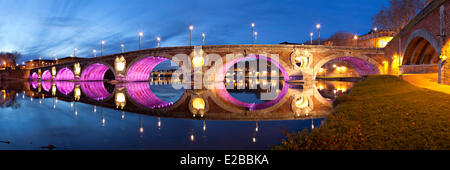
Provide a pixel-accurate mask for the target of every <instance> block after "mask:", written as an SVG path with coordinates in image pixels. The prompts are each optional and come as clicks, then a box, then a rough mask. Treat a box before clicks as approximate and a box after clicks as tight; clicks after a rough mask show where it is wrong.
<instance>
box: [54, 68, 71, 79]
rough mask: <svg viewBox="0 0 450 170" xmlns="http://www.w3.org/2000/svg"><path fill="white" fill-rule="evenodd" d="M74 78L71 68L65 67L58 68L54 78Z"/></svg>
mask: <svg viewBox="0 0 450 170" xmlns="http://www.w3.org/2000/svg"><path fill="white" fill-rule="evenodd" d="M74 79H75V75H74V74H73V72H72V70H70V69H68V68H67V67H65V68H62V69H61V70H59V71H58V74H56V78H55V80H74Z"/></svg>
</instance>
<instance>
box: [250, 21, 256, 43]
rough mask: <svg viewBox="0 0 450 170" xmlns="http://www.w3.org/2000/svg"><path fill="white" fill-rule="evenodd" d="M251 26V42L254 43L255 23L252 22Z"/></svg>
mask: <svg viewBox="0 0 450 170" xmlns="http://www.w3.org/2000/svg"><path fill="white" fill-rule="evenodd" d="M251 26H252V44H254V40H255V38H254V36H255V23H254V22H252V24H251Z"/></svg>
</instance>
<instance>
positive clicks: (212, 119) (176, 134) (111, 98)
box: [0, 81, 352, 149]
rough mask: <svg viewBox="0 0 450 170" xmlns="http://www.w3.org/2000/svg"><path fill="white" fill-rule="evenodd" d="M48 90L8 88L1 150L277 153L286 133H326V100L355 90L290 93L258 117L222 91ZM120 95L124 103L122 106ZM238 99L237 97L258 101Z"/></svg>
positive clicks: (0, 122)
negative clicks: (322, 127)
mask: <svg viewBox="0 0 450 170" xmlns="http://www.w3.org/2000/svg"><path fill="white" fill-rule="evenodd" d="M48 83H49V82H39V83H38V82H33V83H31V84H29V83H28V82H25V83H4V82H3V83H2V84H0V89H1V90H2V91H1V94H0V95H1V96H0V97H1V98H0V99H1V101H0V141H9V142H10V144H6V143H0V149H41V148H40V147H41V146H47V145H49V144H52V145H54V146H56V147H57V148H56V149H269V146H270V145H272V144H279V143H280V141H281V139H282V138H284V135H283V132H284V131H301V130H303V129H305V128H308V129H311V128H314V127H318V126H320V124H321V121H322V120H323V119H324V117H325V116H326V115H327V114H328V113H329V112H330V105H331V103H329V100H327V99H325V98H323V97H321V95H322V96H325V97H328V98H331V99H332V98H333V96H331V97H330V96H329V95H330V93H329V90H331V91H332V92H334V90H337V89H338V88H339V89H340V90H339V91H340V92H342V93H345V92H346V91H348V90H350V89H351V87H352V83H344V84H343V85H340V84H339V83H338V82H331V83H330V82H325V81H320V82H318V83H317V84H316V85H315V86H312V87H305V86H307V85H305V86H304V88H303V89H291V88H289V90H288V91H287V93H286V95H285V96H283V97H282V99H281V100H280V101H278V102H277V103H274V104H273V105H272V106H270V107H267V108H262V109H258V110H253V111H252V110H249V109H248V108H245V107H244V108H243V107H240V106H234V105H233V104H231V103H229V102H227V100H226V99H224V98H221V97H220V96H218V94H217V93H215V92H214V90H183V89H181V90H175V89H171V86H170V85H167V84H166V85H161V84H158V85H155V84H149V83H146V84H142V86H140V85H137V84H133V85H131V84H125V85H121V84H118V85H115V86H111V85H108V84H102V83H91V84H86V83H85V84H83V83H82V84H78V83H71V82H59V83H54V84H53V83H50V84H48ZM17 84H18V85H17ZM144 85H145V86H144ZM58 86H59V87H58ZM321 86H322V87H321ZM344 86H345V87H344ZM72 87H73V88H72ZM77 87H78V88H77ZM94 87H95V88H94ZM97 87H98V88H97ZM139 87H145V88H141V89H139ZM147 87H148V88H147ZM314 87H315V88H314ZM71 88H72V89H71ZM129 88H134V89H133V90H135V91H133V90H130V89H129ZM329 88H334V89H329ZM344 88H345V90H343V89H344ZM136 89H137V90H136ZM315 89H317V90H315ZM54 90H56V93H55V91H54ZM149 90H150V91H149ZM106 93H108V94H109V95H106ZM120 93H122V94H123V95H124V100H123V101H121V102H123V103H120V101H119V103H117V102H118V100H117V99H118V97H117V96H118V95H117V94H120ZM230 93H231V94H232V96H233V97H237V98H246V95H255V94H254V93H252V94H242V93H238V92H233V91H230ZM331 94H334V93H331ZM140 95H143V96H144V97H143V99H142V100H143V101H140V100H141V99H139V96H140ZM317 95H319V97H318V96H317ZM149 96H150V97H149ZM152 96H154V97H152ZM299 96H300V97H299ZM119 98H120V97H119ZM195 98H200V99H202V100H204V103H200V104H197V105H202V104H203V105H204V107H203V109H204V110H202V115H201V116H198V115H199V113H201V112H200V111H199V110H198V109H200V110H201V109H202V108H201V107H199V106H194V105H193V104H192V103H195V102H193V99H195ZM297 99H302V100H297ZM159 100H160V101H159ZM247 100H248V99H247ZM299 101H303V102H301V103H299ZM304 101H309V102H310V103H308V104H307V105H305V104H304ZM324 101H325V102H327V103H324ZM249 102H251V100H250V101H249ZM148 103H152V104H150V105H148ZM255 103H258V101H255ZM117 104H119V105H121V104H122V105H124V106H123V109H121V108H120V107H119V108H118V107H117ZM158 105H159V108H158ZM296 106H298V107H301V108H295V107H296ZM304 107H309V108H304ZM152 108H153V109H152ZM196 109H197V110H196ZM296 109H299V110H296ZM195 111H196V112H195ZM306 111H307V112H306ZM194 112H195V113H196V114H193V113H194ZM305 113H306V115H303V114H305ZM196 115H197V116H196ZM194 116H195V117H194Z"/></svg>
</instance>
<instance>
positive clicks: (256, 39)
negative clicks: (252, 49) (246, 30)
mask: <svg viewBox="0 0 450 170" xmlns="http://www.w3.org/2000/svg"><path fill="white" fill-rule="evenodd" d="M257 41H258V32H256V31H255V44H258V43H257Z"/></svg>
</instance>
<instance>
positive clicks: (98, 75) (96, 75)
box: [81, 63, 109, 81]
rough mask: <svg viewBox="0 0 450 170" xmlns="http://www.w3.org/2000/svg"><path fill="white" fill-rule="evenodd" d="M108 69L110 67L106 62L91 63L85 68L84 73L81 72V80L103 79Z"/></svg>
mask: <svg viewBox="0 0 450 170" xmlns="http://www.w3.org/2000/svg"><path fill="white" fill-rule="evenodd" d="M108 70H109V67H108V66H106V65H104V64H100V63H95V64H91V65H89V66H88V67H86V68H85V69H84V70H83V73H81V80H82V81H96V80H103V79H104V77H105V74H106V72H107V71H108Z"/></svg>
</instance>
